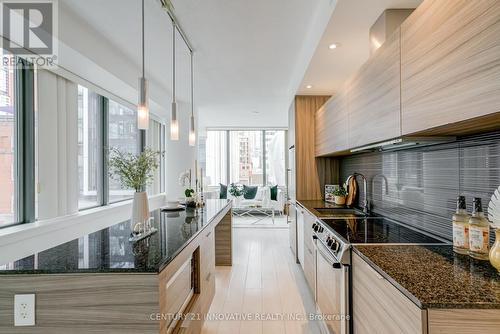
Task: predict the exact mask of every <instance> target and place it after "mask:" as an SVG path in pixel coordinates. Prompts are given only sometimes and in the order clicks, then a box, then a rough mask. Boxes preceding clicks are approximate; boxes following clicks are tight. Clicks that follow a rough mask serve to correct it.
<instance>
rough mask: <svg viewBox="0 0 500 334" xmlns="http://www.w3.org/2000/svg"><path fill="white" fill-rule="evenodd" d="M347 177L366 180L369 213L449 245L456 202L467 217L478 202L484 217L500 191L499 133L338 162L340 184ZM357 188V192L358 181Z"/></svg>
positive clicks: (350, 157) (350, 158) (359, 180)
mask: <svg viewBox="0 0 500 334" xmlns="http://www.w3.org/2000/svg"><path fill="white" fill-rule="evenodd" d="M353 172H358V173H362V174H364V175H365V176H366V178H367V180H368V194H369V200H371V203H372V210H373V212H375V213H377V214H381V215H384V216H387V217H390V218H393V219H396V220H399V221H402V222H404V223H406V224H409V225H412V226H414V227H416V228H418V229H421V230H424V231H427V232H431V233H433V234H437V235H439V236H441V237H443V238H446V239H449V240H451V239H452V229H451V216H452V215H453V212H454V211H455V206H456V197H457V196H458V195H459V194H462V195H464V196H466V198H467V206H468V209H469V211H470V210H471V206H472V198H473V197H481V198H482V200H483V208H484V209H485V211H486V210H487V207H488V203H489V200H490V197H491V195H492V194H493V192H494V190H495V189H496V188H497V187H498V186H499V185H500V133H493V134H487V135H482V136H474V137H467V138H461V139H459V140H458V141H456V142H454V143H447V144H441V145H435V146H429V147H423V148H416V149H408V150H404V151H396V152H384V153H380V152H377V153H364V154H358V155H353V156H349V157H345V158H342V159H341V162H340V175H341V179H342V180H346V179H347V177H348V176H349V175H350V174H352V173H353ZM384 177H385V178H384ZM384 179H386V180H387V184H388V193H386V192H385V185H384V184H383V182H385V181H384ZM358 184H359V187H358V188H359V190H360V192H362V187H363V185H362V182H361V179H360V178H358ZM358 200H359V197H358Z"/></svg>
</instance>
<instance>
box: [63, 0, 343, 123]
mask: <svg viewBox="0 0 500 334" xmlns="http://www.w3.org/2000/svg"><path fill="white" fill-rule="evenodd" d="M62 2H64V5H67V6H68V7H69V9H70V10H71V11H72V12H73V13H74V15H76V16H78V17H79V18H80V19H81V20H83V21H85V22H86V23H87V24H88V25H89V26H90V27H92V29H94V30H95V31H96V33H99V34H101V35H102V36H103V37H104V38H105V39H106V40H107V41H109V43H110V44H109V45H112V46H113V47H114V48H116V49H117V50H119V51H120V53H121V54H122V55H123V57H126V58H127V59H129V60H130V62H131V63H132V64H135V65H136V67H137V69H139V64H140V62H139V61H140V42H139V41H140V30H139V28H140V16H139V14H140V0H106V1H102V0H85V1H82V0H62ZM335 3H336V0H307V1H305V0H272V1H269V0H254V1H244V0H211V1H199V0H174V1H173V4H174V7H175V12H176V15H177V17H178V19H179V21H180V23H181V25H182V27H183V29H184V31H185V32H186V34H187V36H188V37H189V39H190V40H191V43H192V45H193V47H194V49H195V105H196V107H197V109H198V112H199V115H200V123H201V125H202V126H208V127H223V126H233V127H250V126H256V127H257V126H260V127H263V126H265V127H278V126H286V125H287V111H288V108H289V106H290V103H291V101H292V99H293V96H294V95H295V92H296V91H297V88H298V87H299V84H300V81H301V79H302V78H303V76H304V73H305V70H306V68H307V65H308V64H309V61H310V59H311V57H312V55H313V53H314V50H315V48H316V45H317V43H318V42H319V39H320V37H321V34H322V32H323V31H324V29H325V27H326V25H327V23H328V20H329V18H330V16H331V13H332V12H333V9H334V7H335ZM75 37H76V38H77V36H75ZM181 51H182V52H183V58H182V57H181V56H179V57H180V58H181V59H179V62H180V64H179V66H180V67H181V68H184V71H182V70H181V69H180V70H178V73H179V76H180V77H179V79H178V80H179V81H178V85H179V90H180V92H179V94H180V95H181V98H182V97H184V98H185V99H188V98H189V76H188V75H189V67H188V66H189V57H188V56H187V50H186V49H183V50H181ZM170 53H171V26H170V23H169V20H168V18H167V16H166V14H165V13H164V12H162V10H161V9H160V6H159V2H158V0H146V71H147V76H148V77H149V78H150V81H151V85H156V86H158V87H157V88H159V89H161V91H164V92H165V96H166V97H167V96H168V95H169V94H170V91H171V56H170ZM182 73H184V74H182ZM165 103H166V109H167V110H168V109H169V105H168V103H169V101H168V99H167V98H165Z"/></svg>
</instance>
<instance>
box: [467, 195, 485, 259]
mask: <svg viewBox="0 0 500 334" xmlns="http://www.w3.org/2000/svg"><path fill="white" fill-rule="evenodd" d="M489 249H490V226H489V223H488V220H487V219H486V217H485V216H484V213H483V207H482V205H481V198H478V197H475V198H474V200H473V202H472V216H471V217H470V219H469V255H470V256H471V257H473V258H474V259H477V260H488V259H489V255H488V253H489Z"/></svg>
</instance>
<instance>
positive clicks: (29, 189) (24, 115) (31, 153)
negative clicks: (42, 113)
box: [15, 58, 36, 223]
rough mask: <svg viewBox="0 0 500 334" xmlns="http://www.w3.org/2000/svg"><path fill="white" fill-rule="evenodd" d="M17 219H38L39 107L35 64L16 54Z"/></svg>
mask: <svg viewBox="0 0 500 334" xmlns="http://www.w3.org/2000/svg"><path fill="white" fill-rule="evenodd" d="M15 71H16V76H15V89H16V106H15V108H16V112H15V114H16V134H15V141H16V145H15V146H16V150H17V152H15V153H16V154H15V174H16V175H15V177H16V183H17V185H16V194H15V198H16V201H17V202H16V211H17V212H16V221H17V222H19V223H29V222H33V221H35V218H36V217H35V111H34V73H33V64H31V63H29V62H28V61H26V60H24V59H21V58H16V69H15Z"/></svg>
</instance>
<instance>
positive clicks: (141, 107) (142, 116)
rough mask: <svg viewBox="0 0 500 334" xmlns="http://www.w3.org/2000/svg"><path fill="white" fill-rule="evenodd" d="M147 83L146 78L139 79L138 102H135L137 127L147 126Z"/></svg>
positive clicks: (141, 128) (143, 128)
mask: <svg viewBox="0 0 500 334" xmlns="http://www.w3.org/2000/svg"><path fill="white" fill-rule="evenodd" d="M147 90H148V83H147V81H146V78H140V79H139V103H138V104H137V128H138V129H139V130H147V129H148V128H149V106H148V92H147Z"/></svg>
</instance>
